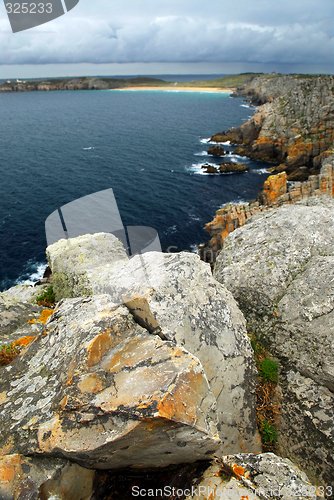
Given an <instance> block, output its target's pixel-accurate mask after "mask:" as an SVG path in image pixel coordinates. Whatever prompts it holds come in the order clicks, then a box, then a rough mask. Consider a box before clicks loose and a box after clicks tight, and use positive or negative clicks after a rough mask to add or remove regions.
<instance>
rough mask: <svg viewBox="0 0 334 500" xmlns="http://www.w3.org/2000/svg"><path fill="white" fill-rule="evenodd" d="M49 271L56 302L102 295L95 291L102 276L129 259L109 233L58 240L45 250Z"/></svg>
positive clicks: (120, 245)
mask: <svg viewBox="0 0 334 500" xmlns="http://www.w3.org/2000/svg"><path fill="white" fill-rule="evenodd" d="M46 255H47V259H48V261H49V265H50V267H51V269H52V282H53V289H54V292H55V297H56V300H57V301H58V300H60V299H61V298H65V297H68V298H70V297H80V296H85V295H93V294H94V293H103V291H102V292H101V290H100V291H98V290H96V287H98V286H99V284H100V283H102V286H103V283H104V282H105V276H106V275H107V274H108V273H109V271H110V269H111V268H112V267H113V266H114V265H115V264H116V263H119V262H122V261H127V260H128V257H127V254H126V252H125V249H124V247H123V245H122V243H121V242H120V241H119V240H118V239H117V238H116V236H114V235H113V234H110V233H96V234H94V235H91V234H86V235H84V236H78V237H77V238H69V239H67V240H65V239H61V240H59V241H58V242H57V243H54V244H53V245H50V246H49V247H48V248H47V250H46Z"/></svg>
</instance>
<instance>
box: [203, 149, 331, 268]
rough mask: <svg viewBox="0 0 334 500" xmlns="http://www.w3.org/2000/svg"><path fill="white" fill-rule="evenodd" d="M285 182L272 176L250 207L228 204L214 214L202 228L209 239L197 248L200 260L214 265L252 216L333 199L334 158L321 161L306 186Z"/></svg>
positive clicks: (278, 175)
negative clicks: (313, 200) (315, 198)
mask: <svg viewBox="0 0 334 500" xmlns="http://www.w3.org/2000/svg"><path fill="white" fill-rule="evenodd" d="M287 178H288V177H287V175H286V173H285V172H281V173H280V174H277V175H271V176H270V177H268V179H267V180H266V181H265V183H264V185H263V190H262V192H261V193H260V194H259V196H258V199H257V200H256V201H252V202H251V203H250V204H249V205H230V204H227V205H225V206H224V207H222V208H220V209H219V210H217V212H216V215H215V217H214V219H213V220H212V221H211V222H209V223H208V224H206V226H205V228H204V229H205V230H206V231H208V233H210V235H211V239H210V240H209V241H208V242H207V243H206V244H205V245H203V246H202V247H201V248H200V256H201V258H202V259H203V260H204V261H205V262H210V263H211V264H212V263H214V262H215V260H216V256H217V253H218V252H219V251H220V250H221V249H222V248H223V245H224V243H225V240H226V238H227V236H228V235H229V234H230V233H231V232H232V231H234V230H235V229H237V228H238V227H241V226H243V225H245V224H246V222H247V221H248V219H249V218H250V217H252V216H253V215H257V214H259V213H261V212H263V211H267V210H271V209H273V208H276V207H279V206H281V205H286V204H292V203H295V202H296V201H301V200H305V199H307V198H309V197H312V196H321V195H327V196H330V197H334V155H332V156H331V157H330V158H327V159H326V160H324V161H323V166H322V168H321V171H320V174H319V175H311V176H310V177H309V179H308V181H306V182H295V183H293V184H292V185H288V182H287Z"/></svg>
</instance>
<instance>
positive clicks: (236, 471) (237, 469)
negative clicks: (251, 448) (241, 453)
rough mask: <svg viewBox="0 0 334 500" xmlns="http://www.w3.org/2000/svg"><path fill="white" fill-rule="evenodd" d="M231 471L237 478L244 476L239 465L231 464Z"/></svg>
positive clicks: (243, 471)
mask: <svg viewBox="0 0 334 500" xmlns="http://www.w3.org/2000/svg"><path fill="white" fill-rule="evenodd" d="M232 470H233V473H234V474H235V475H236V476H237V477H238V478H240V476H244V475H245V469H244V468H243V467H241V465H237V464H233V465H232Z"/></svg>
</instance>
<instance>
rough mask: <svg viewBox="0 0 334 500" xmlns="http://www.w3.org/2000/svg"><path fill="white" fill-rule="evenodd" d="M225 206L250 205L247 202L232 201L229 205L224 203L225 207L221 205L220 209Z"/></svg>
mask: <svg viewBox="0 0 334 500" xmlns="http://www.w3.org/2000/svg"><path fill="white" fill-rule="evenodd" d="M225 205H249V202H248V201H245V200H232V201H229V202H228V203H224V204H223V205H220V207H219V208H224V207H225Z"/></svg>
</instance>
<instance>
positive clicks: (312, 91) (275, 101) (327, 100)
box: [211, 75, 334, 180]
mask: <svg viewBox="0 0 334 500" xmlns="http://www.w3.org/2000/svg"><path fill="white" fill-rule="evenodd" d="M333 90H334V78H333V77H331V76H321V77H312V78H301V77H299V76H283V77H281V76H277V77H273V78H268V76H267V75H265V76H263V77H260V78H255V79H254V80H253V81H252V82H251V84H250V86H245V87H244V88H243V89H239V95H247V96H253V97H254V102H255V103H261V104H262V105H261V106H260V107H259V108H258V109H257V110H256V111H255V113H254V115H253V116H252V117H251V118H250V120H249V121H248V122H246V123H244V124H243V125H242V126H241V127H239V128H231V129H230V130H228V131H227V132H222V133H220V134H216V135H215V136H213V137H212V139H211V140H213V141H217V142H224V141H227V140H229V141H230V142H231V144H242V145H243V147H242V148H238V154H242V155H246V156H249V157H250V158H253V159H255V160H264V161H268V162H275V163H278V164H280V167H279V169H280V171H282V170H285V171H286V173H287V175H288V179H289V180H307V178H308V176H309V175H311V174H312V175H314V174H317V173H318V172H319V168H320V164H321V160H322V159H323V158H324V157H326V156H328V155H330V154H331V153H332V152H333V140H334V97H333ZM263 103H265V104H263ZM297 169H298V175H297V174H295V172H296V170H297Z"/></svg>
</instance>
